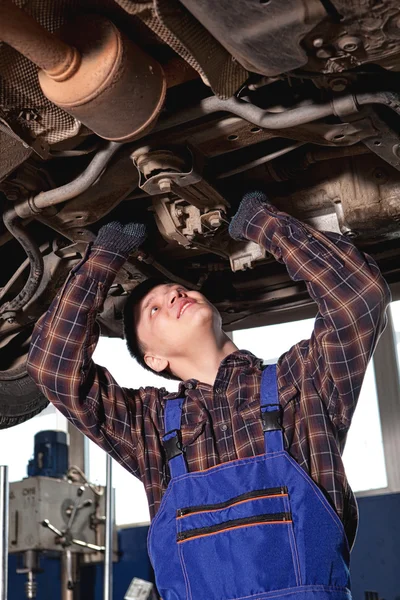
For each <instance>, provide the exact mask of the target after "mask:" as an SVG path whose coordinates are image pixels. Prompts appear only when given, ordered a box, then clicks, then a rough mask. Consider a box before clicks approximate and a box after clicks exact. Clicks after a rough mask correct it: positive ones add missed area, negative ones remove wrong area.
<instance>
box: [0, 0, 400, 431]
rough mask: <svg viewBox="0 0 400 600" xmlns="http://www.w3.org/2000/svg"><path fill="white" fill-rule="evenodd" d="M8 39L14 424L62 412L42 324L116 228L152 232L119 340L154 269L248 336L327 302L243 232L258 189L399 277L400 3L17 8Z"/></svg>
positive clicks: (5, 132) (31, 2)
mask: <svg viewBox="0 0 400 600" xmlns="http://www.w3.org/2000/svg"><path fill="white" fill-rule="evenodd" d="M0 40H1V41H0V145H1V158H0V203H1V210H2V216H3V219H2V225H1V227H0V246H1V249H0V252H1V253H2V269H1V284H0V285H1V290H0V360H1V362H0V369H1V371H0V428H1V427H3V428H4V427H10V426H12V425H15V424H17V423H19V422H22V421H23V420H26V419H27V418H30V417H31V416H33V415H34V414H36V413H37V412H38V411H40V410H42V409H43V408H44V407H45V406H46V400H45V399H44V398H43V397H42V396H41V394H40V392H39V391H38V389H37V388H36V387H35V386H34V384H33V382H31V381H30V379H29V377H28V376H27V374H26V370H25V363H26V355H27V349H28V346H29V341H30V335H31V332H32V328H33V325H34V323H35V322H36V321H37V320H38V318H39V317H40V316H41V315H42V314H43V313H44V312H45V311H46V310H47V308H48V307H49V305H50V303H51V301H52V299H53V298H54V296H55V295H56V294H57V292H58V290H59V289H60V288H61V287H62V285H63V283H64V281H65V279H66V277H67V274H68V273H69V271H70V270H71V268H72V267H73V266H74V265H75V264H77V262H78V261H79V260H80V259H81V258H82V256H83V255H84V253H85V250H86V248H87V244H88V243H90V242H91V241H92V240H93V239H94V238H95V235H96V232H97V230H98V229H99V227H100V226H101V225H102V224H104V223H106V222H107V221H109V220H114V219H119V220H122V221H124V222H128V221H129V220H136V219H145V220H146V222H147V223H148V225H149V228H150V235H149V238H148V240H147V241H146V243H145V244H144V246H143V247H142V248H141V249H140V250H139V251H137V252H135V253H134V254H132V255H131V257H130V258H129V260H128V261H127V263H126V264H125V266H124V267H123V269H122V270H121V272H120V273H119V274H118V276H117V278H116V280H115V282H114V284H113V286H112V288H111V291H110V294H109V296H108V298H107V301H106V303H105V305H104V310H103V312H102V313H101V315H100V317H99V322H100V325H101V331H102V334H103V335H108V336H119V337H121V336H122V311H123V305H124V302H125V300H126V297H127V295H128V294H129V292H130V291H131V290H132V289H133V288H134V287H135V286H136V285H138V283H140V282H141V281H143V280H144V279H146V278H147V277H150V276H154V275H162V276H163V277H164V278H167V279H169V280H171V281H174V282H177V283H181V284H183V285H185V286H187V287H188V288H190V289H197V290H201V291H202V292H203V293H204V294H206V295H207V297H208V298H209V299H210V300H211V301H212V302H213V303H214V304H215V305H216V306H217V308H218V309H219V311H220V313H221V315H222V318H223V323H224V327H225V328H226V330H228V331H229V330H233V329H236V328H244V327H250V326H255V325H260V324H263V323H265V322H267V320H268V319H271V318H275V319H281V320H284V318H285V316H284V315H285V314H287V313H288V311H291V312H293V311H294V312H295V314H298V315H300V314H302V313H301V311H302V310H303V309H304V308H306V307H310V306H311V305H312V300H311V299H310V297H309V295H308V293H307V290H306V288H305V286H304V285H302V284H300V283H298V282H293V281H291V280H290V278H289V276H288V274H287V272H286V269H285V267H284V265H282V264H279V263H277V262H276V261H275V260H274V259H272V257H270V256H268V255H267V254H266V253H265V252H264V251H263V250H262V249H261V248H260V247H259V246H258V245H256V244H254V243H245V242H243V243H242V242H235V241H233V240H232V239H230V237H229V235H228V224H229V220H230V217H231V216H232V214H233V213H234V211H235V209H236V207H237V205H238V203H239V201H240V198H241V196H242V194H243V193H244V192H246V191H248V190H252V189H261V190H264V191H265V192H266V193H267V195H268V197H269V199H270V200H271V202H272V203H273V204H275V205H276V206H277V207H278V208H280V209H281V210H284V211H286V212H288V213H289V214H292V215H294V216H296V217H298V218H299V219H301V220H303V221H305V222H306V223H309V224H311V225H312V226H314V227H316V228H317V229H319V230H329V231H336V232H338V233H342V234H343V235H346V236H348V237H351V238H352V239H354V243H355V244H356V245H357V246H358V247H359V248H360V249H362V250H363V251H365V252H368V253H369V254H371V255H372V256H374V258H375V259H376V260H377V262H378V264H379V266H380V268H381V269H382V272H383V274H384V275H385V277H386V279H387V281H388V282H389V283H391V284H396V283H398V282H399V280H400V243H399V235H400V200H399V190H400V74H399V71H400V6H399V5H398V3H397V2H396V1H395V0H381V1H380V0H352V1H350V2H349V1H348V0H347V2H344V1H343V0H333V1H328V0H285V1H281V2H277V0H259V1H258V0H257V1H256V2H249V1H248V0H236V1H235V2H228V0H221V1H220V2H217V3H215V2H212V1H211V0H196V1H194V0H184V1H182V2H178V0H172V1H171V0H154V2H151V1H149V2H143V1H142V2H134V1H131V0H115V1H113V0H102V1H101V2H90V1H85V2H83V1H82V2H79V3H78V2H76V1H75V0H57V1H51V0H18V2H16V3H15V4H14V3H12V2H11V0H0ZM271 315H272V317H271Z"/></svg>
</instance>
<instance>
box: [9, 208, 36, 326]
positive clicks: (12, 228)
mask: <svg viewBox="0 0 400 600" xmlns="http://www.w3.org/2000/svg"><path fill="white" fill-rule="evenodd" d="M3 221H4V225H5V226H6V227H7V229H8V231H9V232H10V233H11V234H12V235H13V236H14V237H15V239H16V240H18V241H19V243H20V244H21V246H22V247H23V249H24V250H25V252H26V254H27V256H28V258H29V261H30V264H31V270H30V274H29V278H28V280H27V282H26V284H25V285H24V287H23V289H22V290H21V291H20V292H19V294H18V295H17V296H16V297H15V298H14V299H13V300H11V301H10V302H7V303H6V304H5V305H3V306H2V307H0V317H1V318H8V319H12V318H14V317H13V314H14V313H16V312H18V311H19V310H21V308H23V307H24V306H25V305H26V304H27V303H28V302H29V300H31V298H32V297H33V296H34V294H35V292H36V290H37V289H38V287H39V285H40V282H41V280H42V277H43V257H42V255H41V252H40V250H39V248H38V246H37V244H36V242H35V241H34V240H33V238H32V237H31V236H30V235H29V233H28V232H27V231H26V230H25V229H24V227H22V225H21V219H20V218H19V217H18V215H17V213H16V212H15V208H14V207H11V208H9V209H8V210H6V211H5V213H4V214H3Z"/></svg>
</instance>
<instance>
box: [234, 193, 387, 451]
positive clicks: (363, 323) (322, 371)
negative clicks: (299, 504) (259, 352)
mask: <svg viewBox="0 0 400 600" xmlns="http://www.w3.org/2000/svg"><path fill="white" fill-rule="evenodd" d="M245 236H246V237H247V238H248V239H249V240H253V241H255V242H257V243H258V244H260V245H261V246H263V247H264V248H265V249H266V250H267V251H268V252H269V253H271V254H272V255H273V256H274V257H275V259H276V260H278V261H279V262H284V263H285V265H286V268H287V270H288V273H289V275H290V277H291V279H293V280H294V281H299V280H302V281H304V282H305V283H306V285H307V289H308V292H309V294H310V296H311V297H312V298H313V300H315V302H316V303H317V305H318V309H319V310H318V315H317V318H316V321H315V325H314V330H313V333H312V336H311V338H310V340H305V341H303V342H300V343H299V344H296V345H295V346H293V348H291V349H290V350H289V351H288V352H286V353H285V354H284V355H283V356H282V357H281V359H280V365H279V366H280V369H279V372H280V374H281V376H283V379H284V381H283V382H282V385H288V386H290V385H292V386H294V387H296V388H298V389H299V390H300V387H301V385H302V384H303V382H304V379H305V378H307V379H309V380H311V381H312V386H313V387H314V388H315V391H316V393H317V394H318V395H319V397H320V398H321V400H322V401H323V403H324V405H325V406H326V410H327V412H328V414H329V417H330V419H331V420H332V422H333V424H334V425H335V426H336V428H337V430H339V431H341V433H342V436H340V437H341V439H342V441H343V442H344V440H345V434H346V432H347V430H348V428H349V426H350V423H351V419H352V416H353V413H354V410H355V408H356V404H357V400H358V397H359V393H360V389H361V385H362V382H363V378H364V375H365V371H366V368H367V365H368V362H369V360H370V358H371V357H372V354H373V352H374V349H375V347H376V344H377V341H378V339H379V336H380V334H381V333H382V331H383V329H384V327H385V324H386V307H387V305H388V304H389V302H390V299H391V297H390V291H389V287H388V285H387V283H386V281H385V280H384V278H383V277H382V275H381V272H380V270H379V268H378V266H377V264H376V262H375V261H374V260H373V259H372V258H371V257H370V256H368V255H367V254H364V253H363V252H361V251H359V250H358V249H357V248H356V247H355V246H354V244H352V243H351V242H350V241H349V240H348V239H347V238H345V237H344V236H341V235H338V234H336V233H330V232H324V233H323V232H319V231H316V230H314V229H313V228H312V227H310V226H308V225H306V224H304V223H302V222H300V221H298V220H297V219H295V218H293V217H290V216H289V215H287V214H286V213H284V212H280V211H278V210H277V209H276V208H275V207H273V206H271V205H269V204H267V205H264V206H263V207H262V208H260V209H259V210H258V211H257V213H256V214H254V216H253V217H252V218H251V219H250V220H249V221H248V223H247V225H246V230H245ZM304 414H305V415H306V414H307V410H305V411H304Z"/></svg>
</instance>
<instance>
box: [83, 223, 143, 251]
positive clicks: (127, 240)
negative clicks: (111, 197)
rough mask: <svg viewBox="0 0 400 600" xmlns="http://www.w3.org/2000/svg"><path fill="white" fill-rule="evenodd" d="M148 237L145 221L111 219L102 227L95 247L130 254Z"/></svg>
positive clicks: (95, 241) (94, 244)
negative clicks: (124, 222) (131, 221)
mask: <svg viewBox="0 0 400 600" xmlns="http://www.w3.org/2000/svg"><path fill="white" fill-rule="evenodd" d="M146 237H147V227H146V225H144V224H143V223H127V224H126V225H123V224H122V223H120V222H119V221H111V222H110V223H107V224H106V225H103V227H100V229H99V232H98V234H97V237H96V239H95V240H94V242H93V248H103V249H105V250H111V251H114V252H118V253H119V254H122V255H123V256H126V258H128V256H129V255H130V254H131V252H133V250H135V249H136V248H138V247H139V246H140V245H141V244H142V243H143V242H144V240H145V239H146Z"/></svg>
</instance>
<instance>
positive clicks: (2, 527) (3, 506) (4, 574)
mask: <svg viewBox="0 0 400 600" xmlns="http://www.w3.org/2000/svg"><path fill="white" fill-rule="evenodd" d="M0 536H1V544H0V600H7V585H8V467H6V466H0Z"/></svg>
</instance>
